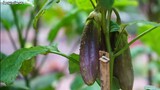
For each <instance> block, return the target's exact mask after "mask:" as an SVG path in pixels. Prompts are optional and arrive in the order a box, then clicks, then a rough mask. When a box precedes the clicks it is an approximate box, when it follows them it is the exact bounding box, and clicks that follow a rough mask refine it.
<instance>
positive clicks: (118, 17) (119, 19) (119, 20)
mask: <svg viewBox="0 0 160 90" xmlns="http://www.w3.org/2000/svg"><path fill="white" fill-rule="evenodd" d="M112 10H113V12H114V13H115V15H116V17H117V23H118V24H119V25H120V24H121V18H120V15H119V13H118V11H117V10H116V9H115V8H113V9H112Z"/></svg>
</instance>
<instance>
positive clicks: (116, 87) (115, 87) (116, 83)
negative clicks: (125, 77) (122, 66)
mask: <svg viewBox="0 0 160 90" xmlns="http://www.w3.org/2000/svg"><path fill="white" fill-rule="evenodd" d="M112 90H120V85H119V81H118V79H117V78H116V77H113V84H112Z"/></svg>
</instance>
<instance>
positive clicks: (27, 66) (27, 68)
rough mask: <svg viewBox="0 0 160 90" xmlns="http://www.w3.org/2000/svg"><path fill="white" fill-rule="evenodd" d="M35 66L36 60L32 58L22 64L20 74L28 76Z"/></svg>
mask: <svg viewBox="0 0 160 90" xmlns="http://www.w3.org/2000/svg"><path fill="white" fill-rule="evenodd" d="M34 65H35V59H34V58H31V59H30V60H25V61H24V62H23V63H22V66H21V68H20V72H21V73H22V75H24V76H27V75H28V74H29V73H30V72H31V71H32V70H33V68H34Z"/></svg>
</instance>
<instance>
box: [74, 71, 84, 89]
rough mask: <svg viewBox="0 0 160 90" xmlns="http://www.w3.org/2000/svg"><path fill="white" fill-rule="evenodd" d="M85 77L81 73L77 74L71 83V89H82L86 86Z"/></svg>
mask: <svg viewBox="0 0 160 90" xmlns="http://www.w3.org/2000/svg"><path fill="white" fill-rule="evenodd" d="M84 85H85V84H84V82H83V79H82V77H81V75H80V74H77V75H76V77H75V79H74V81H73V82H72V84H71V90H82V87H83V86H84Z"/></svg>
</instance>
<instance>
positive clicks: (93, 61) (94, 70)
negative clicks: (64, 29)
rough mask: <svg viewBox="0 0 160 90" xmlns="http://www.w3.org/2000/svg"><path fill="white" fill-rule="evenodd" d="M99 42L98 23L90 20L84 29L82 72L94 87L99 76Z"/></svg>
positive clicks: (81, 49)
mask: <svg viewBox="0 0 160 90" xmlns="http://www.w3.org/2000/svg"><path fill="white" fill-rule="evenodd" d="M98 40H99V38H98V27H97V24H96V22H95V21H94V20H88V21H87V23H86V26H85V27H84V31H83V34H82V40H81V46H80V72H81V75H82V78H83V80H84V82H85V83H86V84H87V85H92V84H93V83H94V82H95V80H96V78H97V75H98V63H99V60H98V58H99V44H98Z"/></svg>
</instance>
